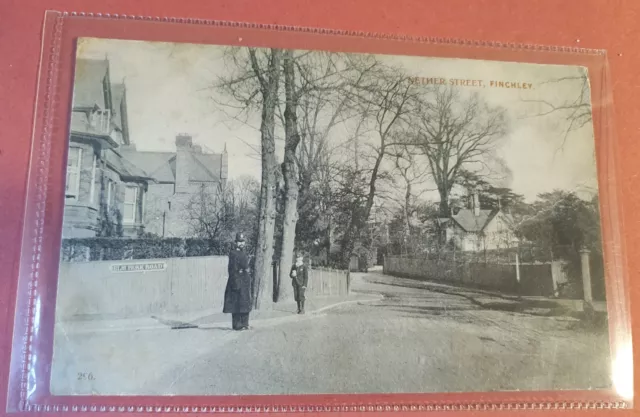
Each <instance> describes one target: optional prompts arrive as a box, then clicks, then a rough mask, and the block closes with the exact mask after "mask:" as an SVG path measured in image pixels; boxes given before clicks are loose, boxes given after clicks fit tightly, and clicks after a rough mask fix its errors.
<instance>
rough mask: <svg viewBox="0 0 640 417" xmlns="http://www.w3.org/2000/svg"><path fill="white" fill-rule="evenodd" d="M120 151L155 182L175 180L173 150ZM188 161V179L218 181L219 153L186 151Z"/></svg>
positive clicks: (174, 156)
mask: <svg viewBox="0 0 640 417" xmlns="http://www.w3.org/2000/svg"><path fill="white" fill-rule="evenodd" d="M120 153H122V155H123V156H124V157H125V158H127V159H128V160H129V161H131V162H132V163H133V164H135V165H136V166H138V167H140V168H141V169H142V170H144V171H145V172H148V173H149V175H150V176H151V177H152V178H154V179H155V180H156V181H157V182H162V183H175V182H176V154H175V153H174V152H145V151H136V150H134V149H122V150H120ZM187 155H188V163H189V181H193V182H219V181H220V169H221V166H222V156H221V155H219V154H201V153H196V152H187Z"/></svg>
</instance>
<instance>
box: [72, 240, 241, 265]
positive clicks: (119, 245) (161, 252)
mask: <svg viewBox="0 0 640 417" xmlns="http://www.w3.org/2000/svg"><path fill="white" fill-rule="evenodd" d="M230 249H231V244H230V243H229V242H217V241H211V240H208V239H200V238H163V239H160V238H142V239H134V238H117V237H92V238H74V239H63V240H62V249H61V251H60V252H61V260H62V261H63V262H83V261H111V260H123V259H163V258H182V257H190V256H215V255H227V254H228V253H229V250H230Z"/></svg>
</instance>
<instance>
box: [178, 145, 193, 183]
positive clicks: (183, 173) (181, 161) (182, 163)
mask: <svg viewBox="0 0 640 417" xmlns="http://www.w3.org/2000/svg"><path fill="white" fill-rule="evenodd" d="M192 147H193V139H192V138H191V136H189V135H185V134H180V135H178V136H176V193H183V192H187V191H188V189H189V162H190V159H191V158H189V154H190V153H191V151H192Z"/></svg>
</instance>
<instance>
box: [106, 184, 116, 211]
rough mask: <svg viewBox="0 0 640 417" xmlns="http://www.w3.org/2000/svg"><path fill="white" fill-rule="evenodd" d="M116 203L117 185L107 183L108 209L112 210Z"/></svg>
mask: <svg viewBox="0 0 640 417" xmlns="http://www.w3.org/2000/svg"><path fill="white" fill-rule="evenodd" d="M115 201H116V184H115V183H114V182H113V181H111V180H109V181H108V182H107V208H108V209H111V207H113V205H114V203H115Z"/></svg>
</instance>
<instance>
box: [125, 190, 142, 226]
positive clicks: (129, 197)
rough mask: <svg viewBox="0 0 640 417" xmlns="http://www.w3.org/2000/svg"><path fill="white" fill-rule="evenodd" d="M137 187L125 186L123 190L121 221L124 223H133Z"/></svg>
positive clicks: (137, 194) (136, 202)
mask: <svg viewBox="0 0 640 417" xmlns="http://www.w3.org/2000/svg"><path fill="white" fill-rule="evenodd" d="M138 201H139V189H138V187H135V186H133V187H132V186H127V188H125V190H124V213H123V214H122V221H123V222H124V223H129V224H131V223H135V222H136V218H137V217H138V216H137V212H138Z"/></svg>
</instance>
